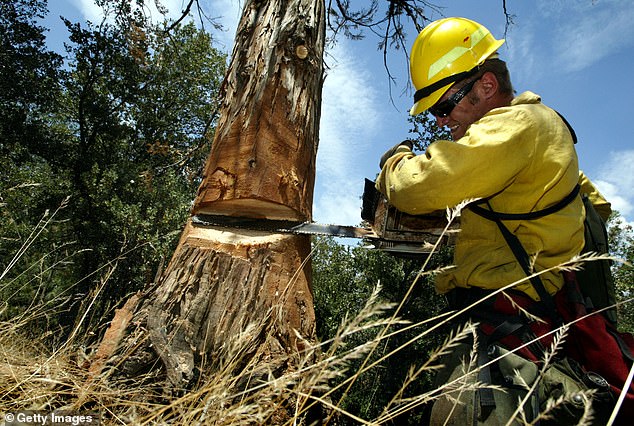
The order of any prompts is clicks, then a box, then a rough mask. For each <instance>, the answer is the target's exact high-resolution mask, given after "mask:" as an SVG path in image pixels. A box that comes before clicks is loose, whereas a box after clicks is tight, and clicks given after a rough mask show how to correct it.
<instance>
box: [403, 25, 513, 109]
mask: <svg viewBox="0 0 634 426" xmlns="http://www.w3.org/2000/svg"><path fill="white" fill-rule="evenodd" d="M502 44H504V39H502V40H496V39H495V38H493V36H492V35H491V32H490V31H489V30H488V29H486V27H484V25H480V24H478V23H477V22H474V21H471V20H470V19H466V18H444V19H439V20H437V21H434V22H432V23H431V24H429V25H428V26H426V27H425V28H423V30H422V31H421V32H420V34H418V37H416V40H415V41H414V45H413V46H412V51H411V53H410V62H409V71H410V75H411V77H412V84H414V87H415V88H416V93H415V94H414V106H413V107H412V109H411V110H410V114H411V115H417V114H420V113H421V112H423V111H425V110H427V109H428V108H429V107H431V106H433V105H434V104H435V103H436V102H438V99H440V98H441V97H442V95H443V94H444V93H445V92H446V91H447V90H449V88H450V87H451V85H452V84H453V83H455V82H456V81H459V80H462V79H465V78H467V77H469V76H470V75H472V74H475V72H476V71H477V69H478V66H479V65H482V63H483V62H484V61H485V59H487V58H488V57H489V56H491V55H492V54H493V53H495V52H496V51H497V50H498V49H499V48H500V46H502Z"/></svg>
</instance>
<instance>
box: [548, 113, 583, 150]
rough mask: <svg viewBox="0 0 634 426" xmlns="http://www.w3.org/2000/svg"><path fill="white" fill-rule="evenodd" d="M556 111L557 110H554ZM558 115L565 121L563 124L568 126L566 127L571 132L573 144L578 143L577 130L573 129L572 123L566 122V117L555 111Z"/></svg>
mask: <svg viewBox="0 0 634 426" xmlns="http://www.w3.org/2000/svg"><path fill="white" fill-rule="evenodd" d="M553 111H555V110H553ZM555 112H556V113H557V115H558V116H559V118H561V119H562V120H563V122H564V123H565V124H566V127H567V128H568V130H569V131H570V136H572V142H573V143H575V144H576V143H577V134H576V133H575V129H573V128H572V126H571V125H570V123H568V120H566V117H564V116H563V115H561V114H560V113H559V111H555Z"/></svg>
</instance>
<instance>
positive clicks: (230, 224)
mask: <svg viewBox="0 0 634 426" xmlns="http://www.w3.org/2000/svg"><path fill="white" fill-rule="evenodd" d="M191 220H192V223H193V224H195V225H198V226H213V227H222V228H238V229H250V230H253V231H264V232H275V233H283V234H294V235H326V236H332V237H343V238H364V239H365V238H370V239H373V238H378V237H377V235H376V234H375V233H374V231H372V230H371V229H369V228H359V227H356V226H346V225H324V224H320V223H315V222H296V221H292V220H274V219H252V218H244V217H233V216H222V215H210V214H197V215H194V216H192V218H191Z"/></svg>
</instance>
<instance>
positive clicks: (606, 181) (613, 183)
mask: <svg viewBox="0 0 634 426" xmlns="http://www.w3.org/2000/svg"><path fill="white" fill-rule="evenodd" d="M632 164H634V150H626V151H619V152H611V153H610V157H609V160H608V161H607V162H606V163H605V164H603V165H602V166H601V167H600V169H599V175H598V179H596V180H595V181H594V182H595V184H596V186H597V187H598V188H599V191H601V193H602V194H603V195H604V196H605V198H606V199H607V200H608V201H610V202H611V203H612V209H613V210H618V211H619V212H620V213H621V215H622V216H624V217H626V218H628V219H632V217H631V215H632V214H634V173H632Z"/></svg>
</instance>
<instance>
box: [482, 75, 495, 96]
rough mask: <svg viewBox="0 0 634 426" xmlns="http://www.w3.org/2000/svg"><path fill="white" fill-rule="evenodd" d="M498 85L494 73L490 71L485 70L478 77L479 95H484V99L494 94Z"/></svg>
mask: <svg viewBox="0 0 634 426" xmlns="http://www.w3.org/2000/svg"><path fill="white" fill-rule="evenodd" d="M498 87H499V83H498V79H497V78H496V77H495V74H493V73H492V72H491V71H487V72H485V73H484V74H482V77H480V88H481V89H480V90H481V96H482V97H484V99H490V98H492V97H493V96H495V94H496V93H497V91H498Z"/></svg>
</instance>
